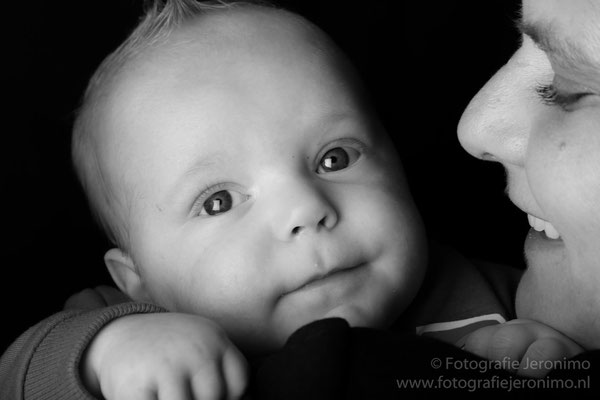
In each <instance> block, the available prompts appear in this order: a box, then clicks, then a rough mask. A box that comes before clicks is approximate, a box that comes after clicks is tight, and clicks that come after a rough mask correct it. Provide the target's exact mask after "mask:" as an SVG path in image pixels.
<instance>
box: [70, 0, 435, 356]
mask: <svg viewBox="0 0 600 400" xmlns="http://www.w3.org/2000/svg"><path fill="white" fill-rule="evenodd" d="M175 3H182V4H184V5H186V4H187V3H191V5H188V7H189V8H190V10H188V13H187V14H185V15H184V16H183V17H182V18H174V19H173V20H172V21H171V20H170V18H171V17H169V16H165V15H166V14H169V13H171V10H172V8H171V5H168V6H167V8H165V9H162V10H158V11H156V12H155V13H154V14H158V15H154V16H151V17H149V18H150V20H151V22H148V21H147V22H145V23H143V24H146V25H148V24H153V25H161V24H162V28H160V29H158V30H162V31H163V32H162V33H159V34H158V35H155V33H154V32H153V33H152V34H151V35H150V36H153V35H154V36H155V37H154V38H153V39H151V40H148V39H147V38H144V39H141V40H137V41H136V43H134V44H133V45H131V44H130V45H127V46H129V47H128V48H129V50H127V49H126V50H119V51H122V52H123V51H124V52H125V54H126V56H120V58H119V57H113V58H115V59H116V60H117V61H114V60H113V61H111V62H108V64H106V65H108V66H106V65H105V66H104V67H102V68H101V69H100V71H102V70H104V72H100V73H99V74H100V78H97V79H94V80H92V84H91V85H92V86H91V88H90V89H89V90H88V94H87V96H86V103H85V105H84V107H83V109H82V112H81V115H80V117H79V119H78V121H77V123H76V129H75V134H74V142H73V143H74V147H73V148H74V150H73V151H74V159H75V164H76V167H77V169H78V173H79V174H80V177H81V178H82V180H83V182H84V187H85V188H86V191H87V193H88V195H89V197H90V200H91V203H92V207H93V208H94V209H95V210H96V213H97V214H98V215H99V216H100V219H101V220H102V221H104V225H105V226H106V227H107V229H108V230H109V231H110V232H112V235H113V237H114V239H115V244H116V245H117V247H115V248H114V249H111V250H109V251H108V252H107V254H106V257H105V261H106V265H107V267H108V269H109V271H110V273H111V275H112V277H113V279H114V280H115V282H116V283H117V285H118V286H119V287H120V288H121V289H122V290H123V291H124V292H126V293H127V294H129V296H130V297H132V298H133V299H135V300H140V301H151V302H153V303H157V304H160V305H162V306H164V307H166V308H168V309H170V310H174V311H181V312H187V313H195V314H199V315H202V316H206V317H208V318H211V319H213V320H214V321H216V322H217V323H219V324H220V325H221V326H222V327H223V328H224V329H225V331H226V332H227V333H228V334H229V335H230V337H231V338H232V339H233V341H234V342H235V343H237V344H238V345H239V346H241V348H243V349H244V350H246V351H265V350H268V349H272V348H274V347H276V346H279V345H281V344H283V342H284V341H285V339H286V338H287V337H288V336H289V335H290V334H291V333H292V332H293V331H294V330H295V329H297V328H299V327H300V326H302V325H304V324H306V323H308V322H311V321H313V320H316V319H320V318H324V317H343V318H345V319H347V320H348V321H349V322H350V324H351V325H354V326H373V327H378V326H385V325H386V324H389V323H390V322H391V321H392V320H393V319H394V318H396V317H397V316H398V315H399V313H401V312H402V311H403V310H404V309H405V308H406V306H407V305H408V304H409V303H410V302H411V301H412V299H413V298H414V295H415V294H416V292H417V290H418V288H419V286H420V284H421V281H422V277H423V274H424V269H425V262H426V249H425V238H424V232H423V228H422V224H421V220H420V217H419V215H418V213H417V210H416V208H415V206H414V204H413V200H412V198H411V195H410V193H409V190H408V188H407V186H406V182H405V178H404V176H403V173H402V169H401V165H400V161H399V159H398V156H397V153H396V152H395V150H394V147H393V145H392V142H391V141H390V139H389V138H388V136H387V134H386V132H385V130H384V128H383V127H382V126H381V124H380V123H379V121H378V119H377V118H376V116H375V114H374V113H373V112H372V110H371V108H370V106H369V104H368V102H367V101H366V96H365V94H364V92H363V89H362V87H361V85H360V83H359V80H358V79H357V77H356V74H355V72H354V71H353V69H352V68H351V66H350V65H349V63H348V61H347V60H346V59H345V58H344V56H343V55H342V54H341V52H340V50H339V49H337V48H336V47H335V45H334V44H333V43H332V42H331V41H330V39H328V38H327V36H326V35H325V34H324V33H323V32H322V31H320V30H319V29H318V28H316V27H315V26H314V25H312V24H311V23H309V22H308V21H306V20H305V19H303V18H301V17H300V16H298V15H295V14H292V13H290V12H286V11H283V10H279V9H275V8H272V7H265V6H259V5H252V4H248V3H240V4H237V5H230V6H228V7H225V8H214V9H209V10H207V11H204V12H203V13H199V12H196V11H193V10H192V9H194V10H195V9H196V7H197V8H198V9H200V8H201V7H200V6H197V5H196V4H197V3H195V2H193V1H191V0H190V1H184V0H180V1H176V2H175ZM182 15H183V14H182ZM157 21H158V22H157ZM154 28H156V27H154ZM154 28H153V29H154ZM144 30H145V31H148V27H147V26H146V28H144V29H142V28H140V29H138V31H144ZM150 30H152V29H150ZM154 30H155V31H156V30H157V29H154ZM138 33H139V32H138ZM146 33H148V32H146ZM134 35H136V34H134ZM131 49H134V50H131ZM102 75H104V76H102ZM94 82H95V83H94Z"/></svg>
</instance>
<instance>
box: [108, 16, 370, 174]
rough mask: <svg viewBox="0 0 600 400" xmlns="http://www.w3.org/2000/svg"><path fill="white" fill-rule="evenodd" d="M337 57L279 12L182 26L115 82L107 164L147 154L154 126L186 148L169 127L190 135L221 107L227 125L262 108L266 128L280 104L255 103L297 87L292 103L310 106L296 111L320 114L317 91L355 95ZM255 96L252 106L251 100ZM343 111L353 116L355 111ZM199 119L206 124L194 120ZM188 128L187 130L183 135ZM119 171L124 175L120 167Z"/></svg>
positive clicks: (349, 99) (316, 34) (302, 24)
mask: <svg viewBox="0 0 600 400" xmlns="http://www.w3.org/2000/svg"><path fill="white" fill-rule="evenodd" d="M340 55H341V53H340V52H339V50H338V49H337V48H336V47H335V45H333V43H331V42H330V40H329V39H328V38H327V36H326V35H325V34H323V33H322V32H321V31H319V30H318V28H316V27H314V26H313V25H311V24H310V23H309V22H307V21H306V20H303V19H302V18H301V17H299V16H296V15H294V14H290V13H288V12H284V11H280V10H274V9H263V8H259V7H251V8H248V9H238V10H235V9H234V10H229V11H219V12H215V13H212V14H209V15H206V16H202V17H198V18H195V19H193V20H191V21H188V22H186V23H184V24H183V25H182V26H181V27H180V28H178V29H177V30H176V31H175V32H173V34H172V35H171V36H170V37H169V38H167V40H166V41H165V42H164V43H162V44H159V45H158V46H156V47H155V48H154V49H150V50H149V51H148V52H147V54H145V55H143V57H140V58H139V59H138V60H135V61H133V62H132V63H131V65H129V66H128V67H127V68H126V70H125V71H124V72H123V73H122V74H121V77H120V78H119V79H118V80H117V81H116V84H115V85H114V87H113V89H112V90H111V96H110V99H109V101H106V102H105V107H104V113H103V114H104V118H103V120H102V125H104V129H103V130H104V132H103V135H105V137H106V139H103V140H106V143H107V146H106V152H105V154H106V156H107V160H106V162H108V163H112V164H113V165H119V161H118V160H115V158H119V159H120V161H121V162H122V163H128V159H131V156H130V154H129V153H132V154H133V153H134V152H136V151H137V152H138V153H139V152H140V151H143V150H141V149H143V148H147V147H148V143H146V142H147V141H148V140H149V139H148V138H149V137H150V136H151V135H149V133H150V130H152V129H155V128H157V127H158V126H161V128H164V129H162V131H161V132H162V133H160V135H157V136H156V138H158V137H159V136H160V137H161V140H166V139H165V137H169V139H170V140H175V137H177V138H179V140H181V146H185V142H184V140H194V138H193V137H191V136H189V137H188V136H186V137H184V136H183V135H182V134H181V137H179V136H178V135H180V132H179V133H178V132H175V131H174V129H173V126H174V125H177V124H183V123H185V121H189V123H188V124H187V125H186V126H182V125H180V126H182V128H183V130H185V131H187V132H192V131H193V129H197V128H195V127H197V126H201V125H202V124H204V123H205V122H206V121H207V120H211V121H214V122H215V123H221V122H222V121H223V114H221V113H220V112H219V111H220V110H216V111H215V112H214V113H212V114H211V110H215V107H220V106H221V105H222V108H228V109H230V110H234V111H232V113H233V115H232V114H231V113H230V114H228V115H227V117H226V119H228V120H229V119H234V118H236V117H239V118H243V117H242V116H241V115H247V114H239V116H238V113H237V112H235V110H236V106H237V107H238V108H237V109H239V108H247V106H252V105H253V104H257V105H265V107H263V110H266V111H267V112H268V114H267V115H265V114H264V113H261V114H260V116H258V115H259V114H258V113H257V114H255V115H256V118H262V119H264V120H265V121H271V120H269V119H268V118H269V115H271V116H272V113H275V112H276V111H277V110H279V108H278V105H279V102H277V101H275V102H273V103H263V102H261V101H260V96H262V95H263V94H264V95H265V96H263V98H267V97H269V96H270V97H271V98H281V96H285V97H286V98H287V97H289V96H290V95H291V93H290V92H289V91H286V88H290V87H291V88H296V87H297V84H296V83H295V82H298V80H300V81H302V82H305V83H306V85H304V86H303V87H302V89H306V90H303V91H302V93H303V94H302V95H301V94H300V93H298V92H297V91H296V92H294V93H293V94H292V95H295V96H298V98H299V99H298V101H299V102H300V101H301V99H300V96H305V97H308V98H310V99H313V98H314V99H315V101H312V102H310V101H304V103H302V104H310V105H312V108H313V109H317V111H320V110H319V108H320V107H319V106H320V105H321V104H320V103H319V102H321V103H322V102H325V103H327V102H328V101H329V100H328V99H329V97H328V95H327V94H323V92H326V90H323V84H325V85H326V86H331V87H332V88H335V87H337V88H339V87H344V88H354V84H349V82H350V81H353V82H358V80H357V79H356V77H355V76H354V75H353V73H352V72H350V73H348V72H349V71H351V69H352V68H351V67H349V64H347V61H342V60H343V59H344V58H343V57H340ZM319 79H320V80H319ZM316 82H320V83H318V84H317V83H316ZM315 85H317V86H315ZM308 87H311V88H313V90H308ZM238 89H239V92H235V90H238ZM344 90H348V89H344ZM350 90H353V89H350ZM333 92H335V90H334V91H333ZM333 92H332V93H333ZM238 93H239V96H238V95H237V94H238ZM319 93H320V94H321V95H319ZM336 93H337V92H336ZM357 94H358V92H353V93H352V94H351V93H350V92H344V95H343V98H341V99H340V98H336V99H335V101H334V102H330V101H329V102H330V103H331V104H334V105H335V106H336V107H337V106H338V105H339V104H340V103H348V104H351V103H353V102H362V101H363V98H364V96H360V95H357ZM257 95H258V97H259V99H257V98H256V97H253V96H257ZM357 99H360V100H357ZM331 104H329V103H327V104H325V106H329V105H331ZM340 107H341V106H340ZM348 107H349V108H350V109H351V110H352V112H354V111H355V110H356V109H357V107H352V106H351V105H350V106H348ZM288 109H289V108H288ZM360 109H362V107H360ZM194 114H196V115H194ZM202 115H204V116H206V119H205V120H200V119H201V118H202ZM285 115H287V114H286V113H285V112H282V113H281V115H277V116H275V117H273V118H275V119H281V120H285V118H284V117H285ZM250 117H252V116H250ZM280 117H281V118H280ZM211 118H212V119H211ZM219 118H220V119H219ZM285 121H286V122H287V120H285ZM191 125H194V126H192V129H188V128H189V127H190V126H191ZM171 133H172V135H171ZM171 136H172V137H171ZM158 142H159V141H157V143H158ZM157 146H158V144H157ZM203 146H205V147H209V146H210V142H209V141H204V142H203ZM136 149H140V150H136ZM128 152H129V153H128ZM136 156H139V154H136ZM174 162H176V160H174ZM115 168H116V167H115ZM119 168H120V170H126V169H127V168H125V165H123V166H120V167H119Z"/></svg>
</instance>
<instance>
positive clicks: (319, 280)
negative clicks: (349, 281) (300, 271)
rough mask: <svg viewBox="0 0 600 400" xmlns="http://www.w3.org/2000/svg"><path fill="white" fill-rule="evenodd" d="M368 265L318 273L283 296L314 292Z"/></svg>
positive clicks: (362, 264) (357, 265) (363, 264)
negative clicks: (307, 291)
mask: <svg viewBox="0 0 600 400" xmlns="http://www.w3.org/2000/svg"><path fill="white" fill-rule="evenodd" d="M365 265H366V263H364V262H362V263H358V264H356V265H352V266H350V267H348V266H339V267H335V268H332V269H330V270H328V271H326V272H322V273H316V274H314V275H312V276H311V277H310V278H308V279H307V280H305V281H304V282H303V283H302V284H300V285H298V286H297V287H296V288H294V289H292V290H290V291H288V292H286V293H284V294H283V295H282V296H285V295H287V294H290V293H295V292H299V291H304V290H313V289H316V288H318V287H320V286H323V285H326V284H328V283H329V282H331V281H333V280H335V279H338V278H341V277H343V276H344V275H347V274H351V273H354V272H355V271H356V270H357V269H359V268H361V267H364V266H365Z"/></svg>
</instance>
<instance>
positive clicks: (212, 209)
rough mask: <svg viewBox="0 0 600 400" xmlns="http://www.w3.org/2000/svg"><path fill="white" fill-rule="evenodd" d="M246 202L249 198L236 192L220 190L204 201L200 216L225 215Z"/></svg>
mask: <svg viewBox="0 0 600 400" xmlns="http://www.w3.org/2000/svg"><path fill="white" fill-rule="evenodd" d="M246 200H248V196H246V195H244V194H241V193H240V192H236V191H235V190H219V191H218V192H215V193H213V194H211V195H210V196H209V197H208V198H207V199H206V200H204V202H203V203H202V206H201V208H200V211H199V212H198V214H199V215H204V216H215V215H219V214H223V213H226V212H227V211H229V210H231V209H232V208H234V207H236V206H238V205H239V204H241V203H243V202H244V201H246Z"/></svg>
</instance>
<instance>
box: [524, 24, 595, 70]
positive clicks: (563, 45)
mask: <svg viewBox="0 0 600 400" xmlns="http://www.w3.org/2000/svg"><path fill="white" fill-rule="evenodd" d="M516 25H517V28H518V29H519V31H520V32H521V33H522V34H524V35H527V36H529V37H530V38H531V40H533V42H534V43H535V44H536V46H537V47H538V48H539V49H540V50H542V51H544V52H545V53H548V54H551V55H553V56H554V57H557V58H559V59H561V61H563V62H564V63H565V65H567V66H568V67H570V68H572V69H574V70H590V69H592V70H598V69H599V68H600V63H599V62H598V61H597V60H594V59H593V58H592V55H591V54H590V53H589V52H588V51H586V50H585V49H583V48H582V47H581V46H579V45H577V44H575V43H573V42H572V41H570V40H568V39H566V38H561V37H560V36H559V34H558V33H557V32H556V29H555V27H554V26H553V25H552V24H551V23H542V22H533V21H526V20H524V19H519V20H518V21H516Z"/></svg>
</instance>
